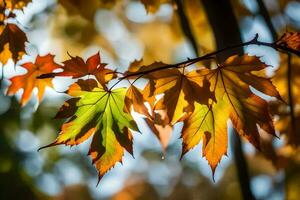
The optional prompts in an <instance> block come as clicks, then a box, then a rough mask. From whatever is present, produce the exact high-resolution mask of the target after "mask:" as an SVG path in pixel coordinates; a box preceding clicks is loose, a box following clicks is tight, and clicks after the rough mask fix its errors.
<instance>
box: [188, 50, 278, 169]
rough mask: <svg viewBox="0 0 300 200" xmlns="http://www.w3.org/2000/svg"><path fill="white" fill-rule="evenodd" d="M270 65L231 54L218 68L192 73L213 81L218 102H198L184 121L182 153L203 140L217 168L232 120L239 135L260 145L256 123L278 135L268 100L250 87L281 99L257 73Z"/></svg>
mask: <svg viewBox="0 0 300 200" xmlns="http://www.w3.org/2000/svg"><path fill="white" fill-rule="evenodd" d="M266 67H267V65H266V64H264V63H263V62H261V61H260V60H259V58H257V57H255V56H248V55H243V56H232V57H229V58H228V59H227V60H226V61H225V62H224V63H222V64H220V65H218V67H217V68H216V69H212V70H209V69H201V70H198V71H194V72H192V73H193V75H190V77H193V78H192V79H194V81H196V82H203V81H209V82H210V89H211V91H213V92H214V93H215V97H216V101H212V102H211V103H210V105H208V106H207V105H203V104H199V103H197V102H196V103H195V110H194V112H193V113H191V115H190V117H189V118H187V119H186V120H185V123H184V127H183V131H182V139H183V147H182V154H183V155H184V154H185V153H186V152H188V151H189V150H190V149H192V148H193V147H195V146H196V145H197V144H198V143H199V142H200V140H203V156H205V157H206V159H207V160H208V163H209V165H210V166H211V168H212V171H213V172H214V171H215V168H216V167H217V165H218V163H219V162H220V160H221V158H222V156H223V155H224V154H226V152H227V137H228V136H227V122H228V119H230V120H231V122H232V124H233V127H234V128H235V129H236V130H237V132H238V134H239V135H241V136H242V137H244V138H246V139H247V140H248V141H249V142H250V143H252V144H253V145H254V146H255V147H256V148H259V145H260V141H259V132H258V128H257V125H259V126H260V128H262V129H263V130H265V131H266V132H267V133H269V134H272V135H275V131H274V127H273V121H272V118H271V115H270V114H269V110H268V103H267V102H266V101H265V100H264V99H262V98H261V97H259V96H257V95H256V94H255V93H253V92H252V91H251V90H250V86H251V87H253V88H255V89H256V90H258V91H260V92H263V93H265V94H267V95H269V96H274V97H277V98H278V99H280V95H279V93H278V91H277V90H276V88H275V86H274V85H273V84H272V82H271V81H270V80H269V79H268V78H264V77H260V76H257V75H254V74H253V73H254V72H257V71H260V70H263V69H265V68H266Z"/></svg>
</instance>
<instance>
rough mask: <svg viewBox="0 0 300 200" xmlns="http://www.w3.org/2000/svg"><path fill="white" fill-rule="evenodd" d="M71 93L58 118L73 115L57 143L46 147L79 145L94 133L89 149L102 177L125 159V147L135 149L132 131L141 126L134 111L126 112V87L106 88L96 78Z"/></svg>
mask: <svg viewBox="0 0 300 200" xmlns="http://www.w3.org/2000/svg"><path fill="white" fill-rule="evenodd" d="M67 94H69V95H70V96H73V97H74V98H72V99H70V100H69V101H67V102H66V103H65V104H64V105H63V106H62V107H61V109H60V111H59V113H58V114H57V117H68V118H69V117H70V119H69V120H68V121H67V122H66V123H64V124H63V125H62V128H61V132H60V134H59V136H58V137H57V139H56V140H55V142H54V143H52V144H50V145H47V146H45V147H49V146H53V145H59V144H65V145H69V146H73V145H78V144H80V143H82V142H84V141H85V140H87V139H88V138H89V137H90V136H93V139H92V143H91V146H90V150H89V155H90V156H91V158H92V160H93V163H94V164H95V166H96V168H97V170H98V171H99V180H100V179H101V178H102V176H103V175H104V174H105V173H106V172H107V171H108V170H110V169H111V168H112V167H113V166H114V165H115V164H116V163H117V162H121V159H122V156H123V154H124V150H123V149H124V148H125V149H126V150H127V151H128V152H129V153H131V154H132V153H133V152H132V135H131V132H130V129H131V130H135V131H137V130H138V129H137V125H136V123H135V122H134V121H133V118H132V116H131V115H130V114H128V113H126V112H124V111H123V108H124V99H125V94H126V89H125V88H119V89H114V90H112V91H109V90H106V89H105V88H103V87H102V86H101V85H99V84H97V82H96V80H93V79H88V80H78V81H77V82H76V83H74V84H73V85H71V86H70V88H69V90H68V91H67Z"/></svg>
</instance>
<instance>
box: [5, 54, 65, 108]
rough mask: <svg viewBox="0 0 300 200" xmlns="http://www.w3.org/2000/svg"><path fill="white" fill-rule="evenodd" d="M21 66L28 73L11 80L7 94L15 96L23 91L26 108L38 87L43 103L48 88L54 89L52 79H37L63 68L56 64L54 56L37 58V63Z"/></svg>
mask: <svg viewBox="0 0 300 200" xmlns="http://www.w3.org/2000/svg"><path fill="white" fill-rule="evenodd" d="M21 66H22V67H24V68H25V69H26V70H27V73H25V74H23V75H19V76H15V77H12V78H11V79H10V81H11V85H10V86H9V88H8V91H7V94H9V95H13V94H15V93H16V92H17V91H18V90H20V89H23V94H22V98H21V105H22V106H24V105H25V104H26V103H27V102H28V101H29V99H30V97H31V94H32V91H33V89H34V88H35V87H37V89H38V100H39V101H41V99H42V97H43V95H44V92H45V89H46V87H47V86H48V87H53V85H52V82H51V81H52V78H46V79H37V77H38V76H39V75H41V74H44V73H49V72H52V71H53V70H55V69H57V68H59V67H61V66H60V65H58V64H56V63H55V62H54V56H53V55H50V54H48V55H46V56H37V58H36V60H35V63H31V62H28V63H25V64H23V65H21Z"/></svg>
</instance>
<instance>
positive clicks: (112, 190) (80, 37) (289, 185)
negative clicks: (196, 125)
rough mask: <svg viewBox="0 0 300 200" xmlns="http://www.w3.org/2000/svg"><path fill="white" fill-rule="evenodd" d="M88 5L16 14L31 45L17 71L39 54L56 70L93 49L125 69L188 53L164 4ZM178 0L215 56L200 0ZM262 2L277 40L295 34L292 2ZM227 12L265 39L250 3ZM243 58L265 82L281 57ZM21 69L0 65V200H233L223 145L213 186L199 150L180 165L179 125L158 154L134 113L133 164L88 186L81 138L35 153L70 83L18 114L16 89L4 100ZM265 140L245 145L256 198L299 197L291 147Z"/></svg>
mask: <svg viewBox="0 0 300 200" xmlns="http://www.w3.org/2000/svg"><path fill="white" fill-rule="evenodd" d="M95 1H97V0H91V1H85V0H57V1H56V0H47V1H45V0H33V1H32V3H29V4H28V6H27V7H25V8H24V10H23V11H16V12H15V13H16V14H17V17H16V21H15V22H16V23H17V24H18V25H19V26H20V27H21V29H22V30H24V32H26V34H27V36H28V40H29V42H30V43H28V44H27V46H26V51H27V54H28V55H25V56H24V57H23V59H22V61H20V62H18V63H17V65H20V64H22V63H25V62H28V61H34V60H35V57H36V55H38V54H39V55H45V54H47V53H51V54H54V55H56V57H55V60H56V62H58V63H59V62H61V61H63V60H66V59H68V54H67V52H68V53H69V54H70V55H74V56H75V55H78V56H82V57H84V58H88V57H89V56H91V55H93V54H95V53H96V52H97V51H100V54H101V58H102V61H103V62H105V63H109V67H110V68H112V69H117V70H119V71H122V70H126V68H127V67H128V65H129V63H130V62H132V61H134V60H139V59H141V58H143V59H144V61H145V62H148V63H149V62H153V61H163V62H165V63H176V62H180V61H183V60H186V59H187V58H192V57H195V56H196V54H195V52H194V50H193V47H192V44H191V43H190V42H189V41H188V40H187V39H186V38H185V35H184V33H183V32H182V28H181V25H180V22H179V17H178V15H177V13H176V8H174V4H172V3H170V2H171V1H167V0H164V1H163V0H161V1H160V3H158V4H156V3H153V4H151V3H149V4H147V5H148V6H146V7H145V5H143V4H142V2H141V1H134V0H124V1H123V0H111V1H107V0H106V1H100V2H101V3H100V4H94V2H95ZM150 2H151V1H150ZM152 2H156V1H152ZM157 2H158V1H157ZM184 2H185V4H184V7H185V12H186V14H187V16H188V17H189V22H190V25H191V27H192V29H193V30H192V31H193V32H194V35H195V39H196V41H197V43H198V44H199V46H198V49H199V53H200V54H204V53H206V52H209V51H212V50H214V49H215V44H214V43H215V42H214V38H213V34H212V31H211V27H210V25H209V23H208V21H207V19H206V15H205V11H204V10H203V8H202V5H201V3H200V1H199V0H186V1H184ZM264 2H265V5H266V6H267V9H268V11H269V13H270V15H271V18H272V21H273V23H274V25H275V27H276V29H277V31H278V33H282V32H284V31H285V30H290V31H293V30H298V31H299V29H300V2H299V1H289V0H278V1H274V0H266V1H264ZM95 5H97V6H95ZM232 5H233V8H234V12H235V14H236V16H237V18H238V20H239V25H240V28H241V31H242V37H243V40H244V41H248V40H250V39H252V38H253V37H254V35H255V34H256V33H258V34H259V38H260V40H262V41H268V42H270V41H272V39H271V33H270V31H269V30H268V28H267V26H266V24H265V22H264V20H263V19H262V16H261V15H260V13H259V12H258V5H257V2H256V1H254V0H232ZM245 51H246V52H247V53H249V54H251V55H258V56H262V60H263V61H265V62H266V63H267V64H269V65H272V66H273V68H271V70H269V71H268V72H267V73H268V74H269V75H270V76H272V75H273V74H274V73H275V71H276V70H277V68H278V66H279V65H280V60H281V58H280V57H281V55H279V54H278V53H277V52H276V51H274V50H272V49H269V48H265V47H257V46H250V47H246V48H245ZM24 72H25V70H24V69H22V68H21V67H17V68H15V66H14V64H13V62H12V61H10V62H9V63H8V64H7V65H6V66H5V68H4V76H5V78H4V79H3V80H2V84H1V93H0V102H1V103H0V149H1V150H0V191H1V192H0V193H1V197H3V200H4V199H32V200H34V199H57V200H81V199H85V200H89V199H91V200H92V199H113V200H135V199H141V200H148V199H149V200H150V199H151V200H152V199H170V200H171V199H172V200H177V199H178V200H180V199H185V200H190V199H191V200H193V199H231V200H234V199H241V192H240V186H239V183H238V179H237V175H236V169H235V165H234V163H233V155H232V150H231V148H230V147H229V151H228V152H229V153H228V156H227V157H224V158H223V159H222V162H221V164H220V165H219V166H218V168H217V170H216V173H215V181H213V179H212V173H211V170H210V167H209V165H208V164H207V161H206V160H205V159H204V158H203V157H202V156H201V155H202V154H201V144H200V145H198V146H197V148H195V149H193V150H192V151H191V152H189V153H188V154H187V155H186V156H185V157H184V158H183V159H182V160H181V161H180V160H179V158H180V154H181V141H180V139H178V138H179V136H180V128H181V124H176V126H175V127H174V128H173V131H172V133H171V132H170V130H166V131H167V132H168V137H170V141H169V144H168V147H167V149H166V152H165V153H164V152H163V149H162V147H161V144H160V143H159V141H158V139H157V138H156V137H155V136H154V135H153V133H152V132H151V130H150V129H149V128H148V127H147V126H146V124H145V122H144V121H143V120H141V119H140V117H139V115H135V119H136V120H137V122H138V125H139V127H140V129H141V130H143V132H142V134H139V133H134V155H135V158H133V157H132V156H131V155H130V154H128V153H127V154H125V156H124V159H123V164H117V165H116V167H115V168H113V169H112V170H111V171H110V172H109V173H108V174H106V175H105V176H104V178H103V179H102V180H101V182H100V184H99V185H98V186H97V187H96V184H97V179H98V178H97V172H96V169H95V168H94V167H93V165H92V164H91V160H90V158H89V157H87V151H88V147H89V144H90V141H89V140H88V141H86V142H84V143H83V144H81V145H79V146H74V147H72V148H69V147H66V146H57V147H52V148H47V149H44V150H42V151H40V152H37V149H38V148H39V147H41V146H43V145H45V144H49V143H50V142H51V141H54V139H55V138H56V136H57V134H58V133H59V128H60V125H61V124H62V123H63V121H59V120H54V119H53V117H54V116H55V114H56V112H57V110H58V109H59V107H60V105H62V104H63V102H64V101H65V100H66V99H68V97H67V96H66V95H64V94H61V93H59V92H61V91H65V90H66V88H68V86H69V85H70V84H71V83H72V82H73V81H74V80H71V79H69V78H55V79H54V87H55V89H54V90H53V89H50V88H48V89H47V92H46V95H45V97H44V99H43V101H42V102H41V103H40V105H38V102H37V99H36V96H35V95H33V97H32V99H31V101H30V102H29V103H28V104H27V105H26V106H25V107H22V108H21V107H20V105H19V103H18V99H19V98H20V94H21V93H22V91H19V93H18V94H17V95H16V96H11V97H9V96H6V95H5V93H6V90H7V87H8V85H9V84H10V82H9V80H8V79H9V78H10V77H12V76H15V75H17V74H23V73H24ZM299 78H300V77H299ZM35 92H36V91H35ZM270 100H272V99H270ZM275 119H277V118H276V116H275ZM298 131H299V130H298ZM278 135H279V133H278ZM230 137H231V136H230ZM263 137H265V143H264V145H265V146H263V147H265V148H263V151H262V152H257V151H256V150H255V149H254V148H253V147H252V146H251V145H250V144H247V143H245V142H243V150H244V152H245V157H246V160H247V163H248V167H249V168H248V170H249V174H250V178H251V180H250V187H251V189H252V192H253V193H254V195H255V197H256V198H257V199H272V200H275V199H278V200H281V199H300V190H299V188H300V156H299V155H300V154H299V152H300V151H299V149H298V150H297V149H295V148H292V147H290V146H289V145H286V142H285V136H284V135H283V136H281V137H280V139H270V138H267V136H264V135H263ZM229 140H230V138H229ZM229 146H232V145H229ZM264 150H265V151H264ZM1 199H2V198H1Z"/></svg>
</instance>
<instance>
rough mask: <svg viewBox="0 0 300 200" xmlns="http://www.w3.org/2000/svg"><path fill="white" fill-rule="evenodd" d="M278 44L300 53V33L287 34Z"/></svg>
mask: <svg viewBox="0 0 300 200" xmlns="http://www.w3.org/2000/svg"><path fill="white" fill-rule="evenodd" d="M276 44H277V45H279V46H285V47H288V48H290V49H293V50H296V51H300V33H292V32H287V33H285V34H283V36H282V37H281V38H280V39H279V40H278V41H277V42H276Z"/></svg>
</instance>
